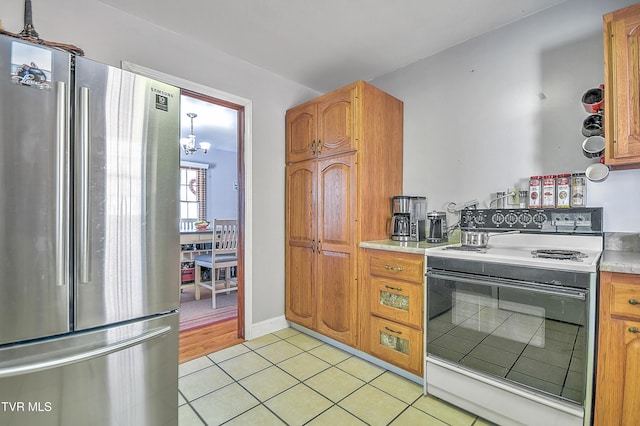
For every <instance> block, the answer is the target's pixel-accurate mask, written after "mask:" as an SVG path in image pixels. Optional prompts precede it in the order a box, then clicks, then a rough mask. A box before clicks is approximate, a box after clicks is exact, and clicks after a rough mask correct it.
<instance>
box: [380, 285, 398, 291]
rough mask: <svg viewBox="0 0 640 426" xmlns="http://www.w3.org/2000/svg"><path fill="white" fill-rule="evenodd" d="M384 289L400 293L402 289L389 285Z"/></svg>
mask: <svg viewBox="0 0 640 426" xmlns="http://www.w3.org/2000/svg"><path fill="white" fill-rule="evenodd" d="M384 287H385V288H388V289H389V290H395V291H402V287H391V286H390V285H385V286H384Z"/></svg>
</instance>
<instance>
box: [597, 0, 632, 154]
mask: <svg viewBox="0 0 640 426" xmlns="http://www.w3.org/2000/svg"><path fill="white" fill-rule="evenodd" d="M604 34H605V41H604V47H605V123H606V126H605V133H606V134H605V136H606V139H607V149H606V163H607V164H611V165H625V164H634V163H635V164H637V167H640V96H639V93H640V5H634V6H631V7H628V8H626V9H622V10H619V11H617V12H613V13H611V14H608V15H605V17H604Z"/></svg>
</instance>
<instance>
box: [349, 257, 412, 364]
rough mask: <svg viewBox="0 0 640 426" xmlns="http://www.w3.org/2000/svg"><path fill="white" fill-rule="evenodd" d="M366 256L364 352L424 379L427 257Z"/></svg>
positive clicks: (363, 323)
mask: <svg viewBox="0 0 640 426" xmlns="http://www.w3.org/2000/svg"><path fill="white" fill-rule="evenodd" d="M362 253H363V255H362V306H363V309H362V312H361V323H362V336H363V342H362V349H363V350H364V351H365V352H368V353H371V354H372V355H375V356H377V357H379V358H381V359H383V360H385V361H387V362H390V363H391V364H394V365H397V366H398V367H401V368H403V369H405V370H407V371H410V372H412V373H415V374H417V375H418V376H422V371H423V356H424V337H423V336H424V327H423V319H424V256H423V255H419V254H407V253H398V252H392V251H383V250H371V249H363V250H362Z"/></svg>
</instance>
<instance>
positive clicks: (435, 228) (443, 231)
mask: <svg viewBox="0 0 640 426" xmlns="http://www.w3.org/2000/svg"><path fill="white" fill-rule="evenodd" d="M427 220H428V221H429V236H428V237H427V242H428V243H444V242H447V241H449V235H448V233H447V214H446V213H445V212H437V211H432V212H430V213H427Z"/></svg>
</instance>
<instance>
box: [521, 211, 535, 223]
mask: <svg viewBox="0 0 640 426" xmlns="http://www.w3.org/2000/svg"><path fill="white" fill-rule="evenodd" d="M518 220H519V221H520V223H521V224H523V225H528V224H530V223H531V221H532V220H533V218H532V217H531V214H529V213H528V212H524V213H522V214H521V215H520V217H518Z"/></svg>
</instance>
